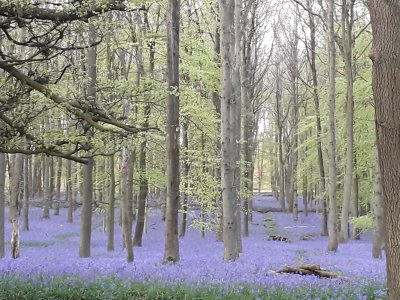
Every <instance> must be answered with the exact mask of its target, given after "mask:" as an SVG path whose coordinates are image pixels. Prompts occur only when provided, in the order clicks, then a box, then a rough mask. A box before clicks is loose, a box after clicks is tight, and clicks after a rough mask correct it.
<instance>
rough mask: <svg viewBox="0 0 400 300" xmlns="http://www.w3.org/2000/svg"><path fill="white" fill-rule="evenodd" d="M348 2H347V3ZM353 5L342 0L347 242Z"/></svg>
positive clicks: (345, 236) (344, 231) (344, 230)
mask: <svg viewBox="0 0 400 300" xmlns="http://www.w3.org/2000/svg"><path fill="white" fill-rule="evenodd" d="M348 2H349V3H348ZM353 5H354V0H350V1H349V0H342V40H343V48H342V49H343V58H344V64H345V76H346V138H347V150H346V168H345V175H344V192H343V204H342V212H341V215H340V217H341V218H340V224H341V227H340V228H341V230H340V233H339V241H340V242H341V243H347V242H348V240H349V230H348V227H349V211H350V204H351V191H352V185H353V169H354V97H353V81H354V79H353V61H352V59H353V51H352V50H353V49H352V48H353V31H352V28H353V22H354V20H353V19H354V17H353Z"/></svg>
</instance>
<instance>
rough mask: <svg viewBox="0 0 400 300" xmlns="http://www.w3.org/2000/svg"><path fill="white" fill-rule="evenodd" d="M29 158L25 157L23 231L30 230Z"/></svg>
mask: <svg viewBox="0 0 400 300" xmlns="http://www.w3.org/2000/svg"><path fill="white" fill-rule="evenodd" d="M29 173H30V169H29V156H27V155H25V156H24V206H23V213H22V215H23V220H24V222H23V225H22V230H25V231H28V230H29V194H30V193H29Z"/></svg>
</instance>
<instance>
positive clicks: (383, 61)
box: [367, 0, 400, 300]
mask: <svg viewBox="0 0 400 300" xmlns="http://www.w3.org/2000/svg"><path fill="white" fill-rule="evenodd" d="M367 3H368V8H369V11H370V14H371V26H372V54H371V59H372V62H373V70H372V88H373V93H374V100H375V116H376V121H375V124H376V130H377V145H378V153H379V166H380V169H381V175H382V191H383V203H384V206H383V207H384V215H385V226H386V270H387V288H388V298H389V300H398V299H400V268H399V266H400V242H399V241H400V230H399V215H400V205H399V195H400V184H399V178H400V118H399V115H400V101H399V99H400V84H399V78H400V68H399V65H400V56H399V55H398V53H399V49H400V31H399V28H400V3H399V1H398V0H386V1H384V0H368V1H367Z"/></svg>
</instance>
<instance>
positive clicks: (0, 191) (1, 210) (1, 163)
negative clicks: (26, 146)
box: [0, 123, 6, 258]
mask: <svg viewBox="0 0 400 300" xmlns="http://www.w3.org/2000/svg"><path fill="white" fill-rule="evenodd" d="M1 125H2V124H1V123H0V126H1ZM5 181H6V155H5V154H4V153H0V258H2V257H4V255H5V234H4V223H5V202H6V193H5Z"/></svg>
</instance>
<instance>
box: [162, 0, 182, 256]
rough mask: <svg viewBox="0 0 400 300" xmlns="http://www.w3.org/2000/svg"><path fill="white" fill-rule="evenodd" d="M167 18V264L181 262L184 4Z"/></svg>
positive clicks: (173, 4) (173, 0)
mask: <svg viewBox="0 0 400 300" xmlns="http://www.w3.org/2000/svg"><path fill="white" fill-rule="evenodd" d="M168 4H169V5H168V14H167V15H168V18H167V67H168V86H169V94H168V101H167V102H168V103H167V210H166V218H165V221H166V226H165V227H166V232H165V252H164V262H165V263H176V262H178V261H179V239H178V209H179V175H180V174H179V136H180V135H179V24H180V1H179V0H169V1H168Z"/></svg>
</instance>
